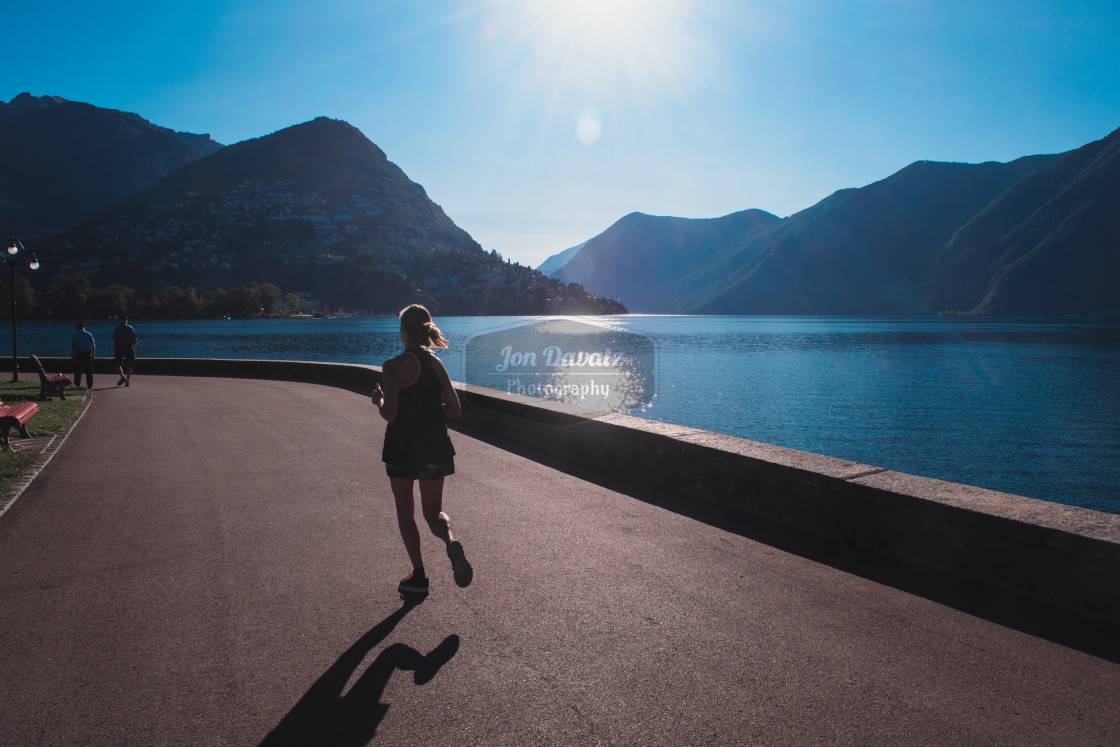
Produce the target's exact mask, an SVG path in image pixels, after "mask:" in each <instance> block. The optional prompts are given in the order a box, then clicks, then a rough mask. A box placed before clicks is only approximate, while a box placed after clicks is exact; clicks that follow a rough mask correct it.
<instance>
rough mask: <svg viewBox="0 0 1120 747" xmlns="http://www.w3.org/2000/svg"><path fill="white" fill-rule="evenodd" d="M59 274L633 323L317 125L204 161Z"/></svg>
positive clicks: (92, 240)
mask: <svg viewBox="0 0 1120 747" xmlns="http://www.w3.org/2000/svg"><path fill="white" fill-rule="evenodd" d="M40 254H41V255H42V256H50V257H51V258H52V260H53V263H52V264H53V274H54V276H55V277H56V278H57V277H60V276H65V275H67V274H70V273H81V274H83V275H85V276H87V277H88V278H89V279H90V281H91V282H92V283H93V285H94V287H100V286H104V285H108V284H111V283H120V284H122V285H125V286H128V287H132V288H139V289H144V290H147V289H149V288H159V287H166V286H169V285H174V286H179V287H188V286H194V287H199V288H206V289H214V288H219V287H224V288H228V287H232V286H238V285H242V284H245V283H247V282H258V283H260V282H270V283H274V284H276V285H278V286H280V287H281V288H282V289H284V290H288V291H302V292H305V293H309V294H313V295H315V296H319V297H321V298H323V299H324V300H325V301H326V302H327V303H328V304H329V305H330V306H332V307H334V308H337V307H339V306H343V307H346V308H350V309H355V310H365V311H379V312H380V311H393V310H396V309H399V308H400V307H401V305H403V304H404V303H407V302H410V301H415V300H418V299H420V300H425V301H427V302H429V303H431V304H432V305H433V306H434V307H435V308H434V309H433V310H434V311H439V312H441V313H546V312H548V311H553V310H555V311H566V312H585V313H597V312H601V311H610V312H619V311H624V309H622V307H621V306H618V305H617V304H607V303H604V302H601V301H599V300H598V299H591V298H590V297H589V296H587V294H585V293H583V292H582V291H580V290H579V289H568V288H565V287H563V284H562V283H560V282H559V281H554V280H549V279H547V278H545V277H544V276H542V275H540V274H539V273H536V272H534V271H533V270H531V269H529V268H526V267H521V266H520V265H513V264H510V263H507V262H504V261H502V259H501V258H500V257H498V256H497V255H496V253H487V252H485V251H483V249H482V247H481V246H479V245H478V243H477V242H475V241H474V240H473V239H472V238H471V237H470V236H469V235H468V234H467V233H466V232H465V231H463V230H462V229H461V228H459V227H458V226H456V225H455V224H454V223H453V222H452V221H451V219H450V218H448V217H447V215H446V214H445V213H444V212H443V210H442V209H441V208H440V207H439V206H438V205H436V204H435V203H433V202H432V201H431V200H430V199H429V198H428V196H427V194H426V193H425V192H424V189H423V188H422V187H421V186H420V185H419V184H416V183H415V182H413V181H412V180H410V179H409V178H408V177H407V176H406V175H405V173H404V172H403V171H401V169H400V168H398V167H397V166H396V165H395V164H393V163H392V162H390V161H389V160H388V158H387V157H386V155H385V153H383V152H382V151H381V149H379V148H378V147H377V146H376V145H374V144H373V143H372V142H370V141H369V140H368V139H367V138H366V137H365V136H364V135H363V134H362V133H361V132H359V131H358V130H357V129H355V128H354V127H352V126H350V125H349V124H347V123H345V122H340V121H337V120H331V119H327V118H319V119H316V120H314V121H311V122H307V123H304V124H301V125H296V126H294V127H289V128H287V129H284V130H281V131H279V132H276V133H273V134H271V135H267V136H265V137H261V138H256V139H253V140H247V141H244V142H241V143H237V144H235V145H230V146H228V147H225V148H223V149H221V150H219V151H217V152H215V153H213V154H211V155H209V156H206V157H204V158H201V159H198V160H196V161H193V162H191V163H189V164H187V165H185V166H183V167H182V168H180V169H179V170H177V171H175V172H174V173H172V174H170V175H169V176H167V177H165V178H164V179H162V180H160V181H159V182H157V183H156V184H154V185H152V186H150V187H148V188H146V189H144V190H143V191H141V192H139V193H138V194H136V195H134V196H133V197H131V198H130V199H129V200H127V201H126V202H124V203H123V204H121V205H119V206H117V207H115V208H113V209H111V210H109V211H106V212H104V213H101V214H99V215H98V216H96V217H95V218H92V219H90V220H89V221H86V222H84V223H82V224H81V225H79V226H76V227H75V228H72V229H70V230H68V231H66V232H64V233H62V234H61V235H59V236H57V237H55V238H54V239H53V240H52V241H50V242H49V244H48V245H46V246H44V249H43V251H42V252H40Z"/></svg>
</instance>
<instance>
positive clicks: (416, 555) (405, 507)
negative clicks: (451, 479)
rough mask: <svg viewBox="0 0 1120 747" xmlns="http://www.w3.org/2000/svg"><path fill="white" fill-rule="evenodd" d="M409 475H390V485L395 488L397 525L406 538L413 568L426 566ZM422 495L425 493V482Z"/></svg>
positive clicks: (406, 546)
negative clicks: (421, 549)
mask: <svg viewBox="0 0 1120 747" xmlns="http://www.w3.org/2000/svg"><path fill="white" fill-rule="evenodd" d="M413 482H414V481H413V480H412V479H411V478H408V477H390V478H389V485H390V486H391V487H392V489H393V498H394V500H396V503H397V527H398V528H399V529H400V532H401V539H402V540H404V549H405V550H407V551H408V559H409V560H410V561H412V567H413V568H423V567H424V556H423V554H422V553H421V552H420V530H419V529H418V528H417V526H416V516H415V511H416V499H415V498H414V497H413V495H412V483H413ZM420 485H421V495H423V483H421V484H420Z"/></svg>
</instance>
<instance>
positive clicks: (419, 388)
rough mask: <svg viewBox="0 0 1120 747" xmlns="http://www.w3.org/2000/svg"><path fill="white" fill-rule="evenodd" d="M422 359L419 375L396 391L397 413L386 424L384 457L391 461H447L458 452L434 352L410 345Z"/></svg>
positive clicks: (407, 463)
mask: <svg viewBox="0 0 1120 747" xmlns="http://www.w3.org/2000/svg"><path fill="white" fill-rule="evenodd" d="M405 352H406V353H411V354H412V355H414V356H416V360H418V361H419V362H420V375H419V376H417V377H416V381H414V382H412V384H411V385H409V386H408V387H405V388H402V389H401V390H400V391H399V392H398V393H397V416H396V417H395V418H394V419H393V422H391V423H389V424H388V425H386V426H385V445H384V447H383V448H382V450H381V459H382V461H384V462H388V463H389V464H399V465H422V464H444V463H447V461H448V460H450V459H451V457H452V456H454V455H455V449H454V448H453V447H452V445H451V439H450V438H449V437H448V435H447V415H446V414H445V413H444V410H443V387H442V386H441V385H440V381H439V377H438V376H437V375H436V372H435V371H434V370H433V369H432V357H433V356H432V352H431V351H430V350H428V349H427V348H408V349H407V350H405Z"/></svg>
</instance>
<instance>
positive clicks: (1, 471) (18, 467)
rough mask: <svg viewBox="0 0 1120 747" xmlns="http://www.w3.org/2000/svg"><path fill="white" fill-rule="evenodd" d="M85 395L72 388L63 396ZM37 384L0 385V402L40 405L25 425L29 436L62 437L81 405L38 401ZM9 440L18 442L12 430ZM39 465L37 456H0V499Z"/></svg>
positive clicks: (76, 415)
mask: <svg viewBox="0 0 1120 747" xmlns="http://www.w3.org/2000/svg"><path fill="white" fill-rule="evenodd" d="M78 394H85V390H84V389H77V388H75V387H67V388H66V396H67V397H71V396H72V395H78ZM38 398H39V382H38V381H19V382H11V381H5V382H0V400H2V401H3V402H4V404H6V405H14V404H15V403H17V402H28V401H34V402H36V403H37V404H38V405H39V412H37V413H35V414H34V415H32V416H31V419H30V420H28V421H27V432H28V433H30V434H31V435H32V436H47V435H55V434H58V433H62V432H63V431H65V430H66V428H67V427H69V425H70V423H72V422H74V418H76V417H78V413H79V412H81V410H82V405H83V404H84V403H83V402H82V400H80V399H67V400H65V401H63V400H60V399H57V398H56V399H52V400H49V401H46V402H40V401H39V399H38ZM8 435H9V437H10V438H12V439H13V440H14V439H18V438H19V437H20V436H19V432H18V431H16V430H15V429H14V428H13V429H12V430H11V431H10V432H9V434H8ZM38 461H39V454H26V453H20V452H15V453H0V496H5V495H7V494H8V492H9V491H11V489H12V487H13V486H14V485H15V484H16V483H18V482H19V481H20V480H21V479H22V478H23V476H24V475H26V474H27V473H28V472H29V471H30V470H31V469H32V468H33V467H34V466H35V464H36V463H38Z"/></svg>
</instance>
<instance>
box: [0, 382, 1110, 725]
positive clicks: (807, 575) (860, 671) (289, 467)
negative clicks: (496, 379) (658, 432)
mask: <svg viewBox="0 0 1120 747" xmlns="http://www.w3.org/2000/svg"><path fill="white" fill-rule="evenodd" d="M383 428H384V425H383V423H382V422H381V421H380V419H379V418H378V417H377V414H376V410H375V409H374V408H373V407H372V405H370V403H369V400H368V398H366V397H362V396H360V395H356V394H351V393H347V392H344V391H341V390H338V389H333V388H329V387H322V386H316V385H310V384H296V383H284V382H259V381H247V380H236V379H201V378H200V379H191V378H175V377H144V376H142V375H138V376H136V377H135V378H134V380H133V385H132V386H131V387H129V388H127V389H126V388H123V387H122V388H113V387H110V388H107V389H101V390H98V391H95V392H94V394H93V400H92V403H91V405H90V409H89V411H88V412H87V413H86V415H85V417H84V418H83V420H82V421H81V422H80V423H79V424H78V426H77V427H76V428H75V429H74V431H73V432H72V433H71V435H70V437H69V438H68V440H67V441H66V443H65V445H64V446H63V448H62V449H61V450H60V451H59V453H58V454H57V455H56V456H55V458H54V459H53V460H52V461H51V463H50V464H49V465H48V466H47V467H46V469H44V470H43V472H42V473H41V474H40V475H39V477H38V478H37V479H36V480H35V482H34V483H33V484H32V485H31V486H30V488H29V489H28V490H27V491H26V492H25V493H24V494H23V496H22V497H21V498H20V499H19V501H18V502H17V503H16V504H15V505H14V506H12V508H11V509H10V510H9V511H8V512H7V513H6V514H5V515H4V516H3V517H0V600H2V601H0V744H3V745H21V746H22V745H39V744H42V745H71V744H74V745H77V744H81V745H101V744H113V745H122V744H128V745H162V744H175V745H254V744H262V743H264V744H323V745H358V744H366V743H373V744H390V745H391V744H399V745H405V744H409V745H411V744H423V745H444V744H446V745H534V744H541V745H585V744H586V745H593V744H621V745H631V744H633V745H685V744H720V745H727V744H938V745H940V744H950V743H952V744H984V745H999V744H1008V745H1026V744H1076V745H1115V744H1120V664H1117V663H1116V660H1115V658H1109V657H1108V656H1100V655H1094V653H1092V650H1091V647H1086V646H1076V645H1066V642H1063V641H1062V640H1060V637H1054V636H1044V635H1037V634H1034V633H1032V632H1030V631H1029V630H1026V629H1024V626H1021V625H1020V626H1015V625H1004V624H1000V622H999V621H997V620H994V619H992V616H990V615H979V614H975V613H974V612H972V611H969V610H968V609H967V605H964V607H965V608H964V609H962V605H953V604H946V603H944V602H943V601H940V600H939V597H938V595H937V594H932V595H921V594H916V593H913V592H912V591H908V590H905V589H903V588H898V585H897V584H895V585H892V584H890V583H884V582H883V581H882V580H881V579H878V578H876V576H875V574H874V573H857V572H853V571H852V570H851V567H850V566H846V565H845V564H844V563H827V562H819V560H820V559H819V558H817V557H814V553H812V552H803V551H799V550H798V548H796V547H791V546H788V545H787V544H784V543H783V542H781V541H770V540H768V539H767V536H766V535H765V533H764V532H763V533H756V532H752V531H750V530H749V528H748V529H747V530H746V531H744V530H742V529H741V528H729V527H728V526H724V525H721V523H720V522H719V521H709V520H700V519H698V518H697V517H696V516H693V515H690V512H689V511H680V510H669V509H667V508H665V507H664V506H662V505H658V503H657V502H648V501H644V500H638V499H636V498H635V497H634V496H632V495H627V494H625V493H621V492H616V491H614V490H611V489H608V488H606V487H602V486H601V485H599V484H596V483H595V482H590V481H587V480H584V479H581V478H580V477H576V476H573V475H569V474H565V473H563V472H559V471H556V470H554V469H552V468H550V467H549V466H547V465H545V464H541V463H539V462H535V461H530V460H529V459H526V458H525V457H523V456H518V455H516V454H513V453H510V452H509V451H506V450H502V449H499V448H496V447H495V446H493V445H491V444H488V443H485V442H482V441H479V440H476V439H475V438H472V437H470V436H468V435H465V434H463V433H457V434H454V435H453V440H454V442H455V446H456V449H457V451H458V456H457V458H456V464H457V469H458V473H457V474H456V475H454V476H453V477H451V478H449V479H448V481H447V493H446V501H445V507H446V510H447V511H448V512H449V513H450V514H451V516H452V518H453V521H454V524H455V529H456V532H457V533H458V534H459V537H460V539H461V540H462V542H463V544H464V546H465V548H466V551H467V556H468V558H470V560H471V562H472V563H473V565H474V567H475V580H474V583H473V585H472V586H470V587H469V588H467V589H459V588H457V587H456V586H455V585H454V583H453V581H452V578H451V569H450V564H449V562H448V561H447V558H446V555H445V554H444V552H443V550H442V547H441V546H440V545H439V543H438V541H437V540H435V538H433V537H432V536H431V535H425V539H424V543H425V544H424V549H425V553H426V559H427V562H426V565H427V566H428V568H429V575H430V576H431V577H432V593H431V595H430V596H429V598H428V599H427V600H426V601H425V602H424V603H423V604H420V605H418V606H409V605H402V603H401V600H400V599H399V598H398V595H397V592H396V584H397V581H398V580H399V579H400V578H401V576H403V575H404V574H405V573H406V572H407V571H408V570H409V568H408V560H407V556H406V555H405V552H404V548H403V545H402V544H401V542H400V539H399V538H398V536H397V528H396V521H395V517H394V512H393V505H392V498H391V496H390V493H389V486H388V480H387V479H386V477H385V475H384V472H383V469H382V465H381V463H380V449H381V439H382V432H383ZM1028 627H1029V626H1028Z"/></svg>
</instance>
